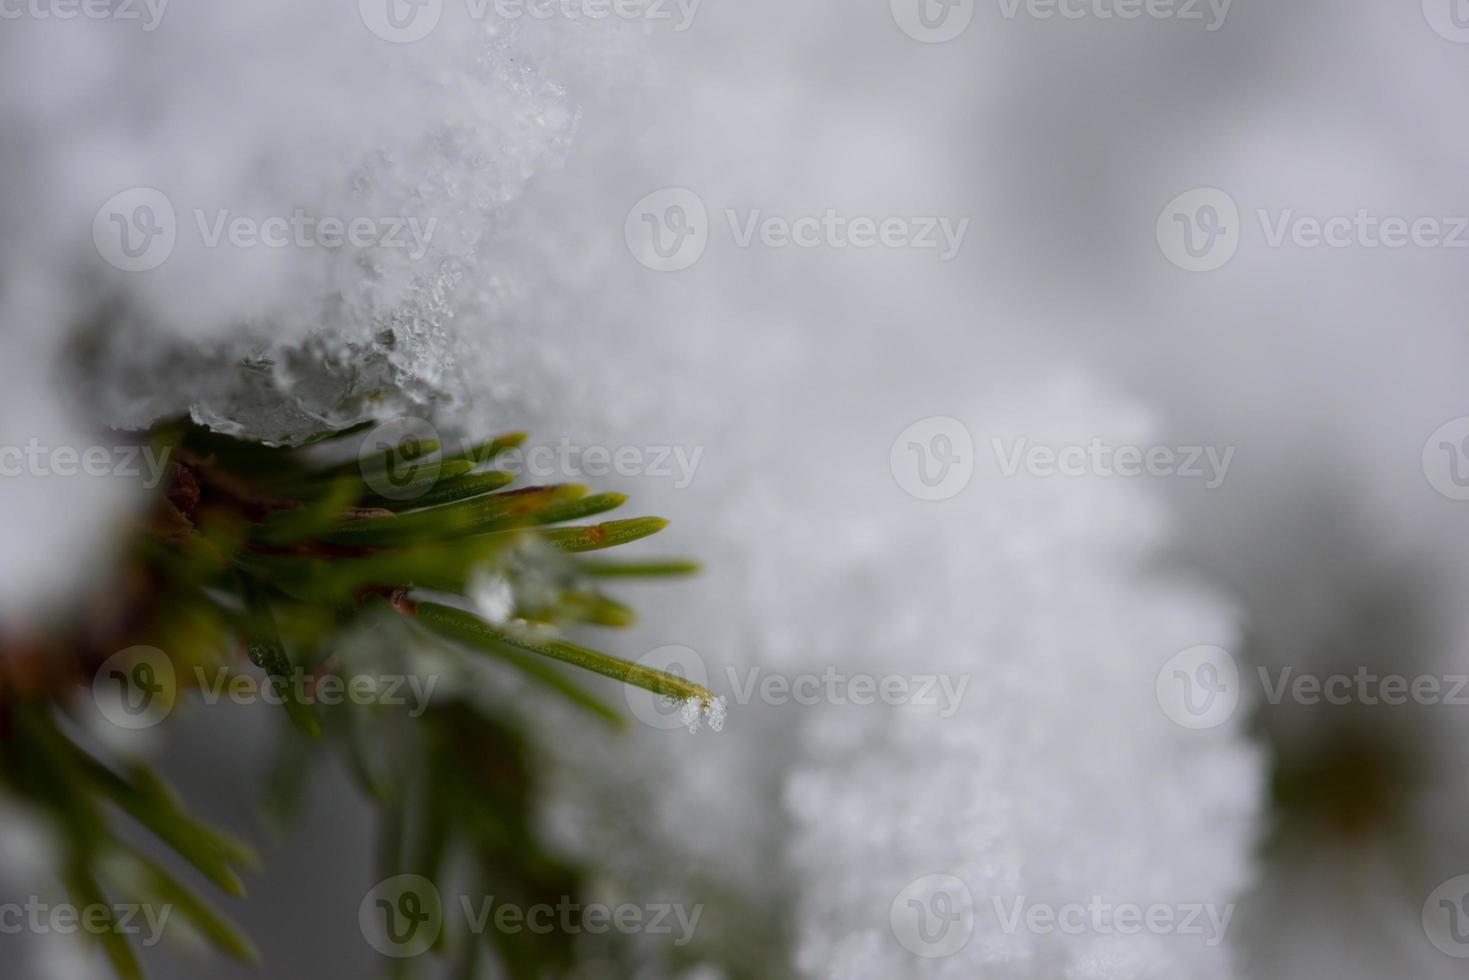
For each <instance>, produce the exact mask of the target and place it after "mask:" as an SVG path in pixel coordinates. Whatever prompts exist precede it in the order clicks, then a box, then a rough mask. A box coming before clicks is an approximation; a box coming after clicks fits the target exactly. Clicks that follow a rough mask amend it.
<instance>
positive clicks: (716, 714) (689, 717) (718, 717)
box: [678, 697, 725, 735]
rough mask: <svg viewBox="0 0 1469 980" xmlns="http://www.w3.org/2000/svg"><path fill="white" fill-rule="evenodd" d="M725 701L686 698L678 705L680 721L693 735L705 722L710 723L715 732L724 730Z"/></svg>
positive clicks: (718, 698)
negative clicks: (700, 724) (702, 722)
mask: <svg viewBox="0 0 1469 980" xmlns="http://www.w3.org/2000/svg"><path fill="white" fill-rule="evenodd" d="M724 718H725V699H724V698H720V697H716V698H705V697H692V698H685V699H684V700H683V701H681V702H679V705H678V720H679V723H680V724H682V725H683V727H684V728H687V729H688V730H689V734H690V735H692V734H694V733H695V732H697V731H698V730H699V723H700V722H701V721H703V720H707V721H708V722H709V727H710V728H711V729H713V730H714V731H716V732H718V731H723V730H724Z"/></svg>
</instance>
